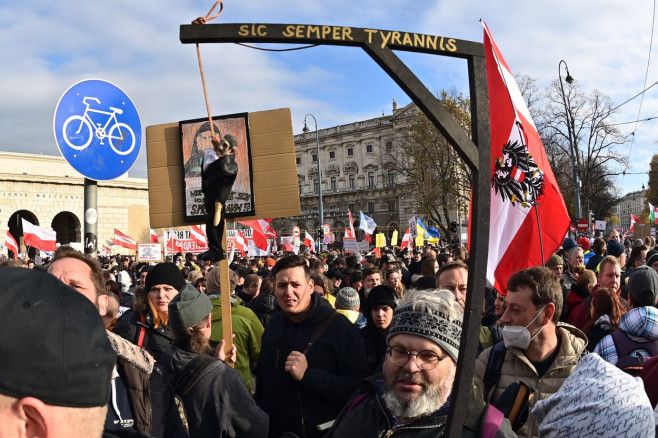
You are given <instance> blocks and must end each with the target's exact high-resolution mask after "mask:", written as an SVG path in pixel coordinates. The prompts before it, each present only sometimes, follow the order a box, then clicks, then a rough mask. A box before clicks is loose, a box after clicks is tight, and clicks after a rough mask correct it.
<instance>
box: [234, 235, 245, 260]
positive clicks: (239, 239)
mask: <svg viewBox="0 0 658 438" xmlns="http://www.w3.org/2000/svg"><path fill="white" fill-rule="evenodd" d="M233 248H235V249H236V250H238V251H240V254H242V257H244V255H245V254H246V252H247V250H248V249H249V244H248V243H247V238H246V237H244V234H243V233H242V231H241V230H238V235H237V236H236V238H235V241H234V243H233Z"/></svg>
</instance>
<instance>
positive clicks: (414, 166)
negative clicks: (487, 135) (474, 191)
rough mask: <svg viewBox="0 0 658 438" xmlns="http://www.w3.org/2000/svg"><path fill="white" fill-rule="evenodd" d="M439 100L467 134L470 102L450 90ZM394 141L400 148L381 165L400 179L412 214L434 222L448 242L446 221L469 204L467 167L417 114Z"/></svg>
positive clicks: (390, 154)
mask: <svg viewBox="0 0 658 438" xmlns="http://www.w3.org/2000/svg"><path fill="white" fill-rule="evenodd" d="M440 99H441V100H442V102H443V105H444V106H445V107H446V110H447V111H448V112H449V113H450V114H451V115H452V116H453V117H454V118H455V120H456V121H457V122H458V123H459V124H460V125H461V126H462V127H463V128H464V130H465V131H466V132H467V133H468V134H469V135H470V134H471V115H470V107H471V102H470V99H469V98H468V97H464V96H463V95H462V94H461V93H457V92H456V91H454V90H453V91H450V92H448V91H442V92H441V93H440ZM396 142H397V144H399V145H400V147H396V148H395V149H394V150H391V151H387V152H386V154H385V155H384V157H383V160H384V163H383V164H384V166H385V167H387V168H389V169H394V170H395V171H396V172H397V173H398V174H400V175H402V176H403V178H404V180H405V181H406V182H405V184H404V188H403V191H402V192H403V193H402V196H406V197H408V199H412V200H413V204H414V207H415V211H416V213H418V214H419V215H420V216H423V217H425V218H427V219H429V220H431V221H432V222H434V223H435V224H436V226H437V227H438V228H439V229H440V230H441V232H442V235H443V236H447V238H448V239H450V237H451V232H450V222H451V221H453V220H457V208H458V206H461V207H462V208H463V209H464V210H465V207H466V206H468V203H469V201H470V190H471V189H470V187H471V172H470V170H469V169H468V166H467V165H466V164H465V163H464V162H463V161H462V160H461V159H460V158H459V156H458V155H457V153H456V152H455V151H454V150H453V148H452V146H450V144H448V142H447V141H446V139H445V138H444V137H443V136H442V135H441V133H440V132H439V131H438V130H437V129H436V127H435V126H434V125H433V124H432V123H431V122H430V121H429V120H428V119H427V117H426V116H425V115H424V114H423V113H422V112H420V111H418V112H417V113H416V114H415V116H414V117H413V118H412V121H411V123H410V124H409V125H408V126H407V127H406V128H404V129H401V130H400V131H399V132H398V133H396ZM462 219H463V217H462Z"/></svg>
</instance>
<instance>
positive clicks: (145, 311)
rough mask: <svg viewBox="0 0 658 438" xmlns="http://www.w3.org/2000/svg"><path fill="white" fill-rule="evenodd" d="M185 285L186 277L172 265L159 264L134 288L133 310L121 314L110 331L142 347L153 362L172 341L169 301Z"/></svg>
mask: <svg viewBox="0 0 658 438" xmlns="http://www.w3.org/2000/svg"><path fill="white" fill-rule="evenodd" d="M183 286H185V277H183V274H182V273H181V271H180V270H179V269H178V267H177V266H176V265H174V264H173V263H158V264H157V265H155V266H154V267H153V269H151V270H150V271H149V273H148V275H147V276H146V280H145V284H144V289H136V292H139V294H136V296H135V304H134V306H133V310H132V311H128V312H126V313H124V314H123V315H121V317H120V318H119V319H118V320H117V322H116V325H115V326H114V330H113V332H114V333H116V334H117V335H119V336H121V337H122V338H124V339H127V340H128V341H130V342H132V343H133V344H135V345H137V346H139V347H142V348H145V349H146V350H147V351H148V352H149V353H151V355H152V356H153V357H155V359H156V360H158V359H159V356H160V355H161V354H162V353H163V352H164V351H165V350H166V349H167V348H169V346H171V344H172V343H173V342H174V338H173V336H172V335H171V332H170V330H169V302H170V301H171V300H173V298H174V297H175V296H176V295H178V291H180V290H181V289H182V288H183Z"/></svg>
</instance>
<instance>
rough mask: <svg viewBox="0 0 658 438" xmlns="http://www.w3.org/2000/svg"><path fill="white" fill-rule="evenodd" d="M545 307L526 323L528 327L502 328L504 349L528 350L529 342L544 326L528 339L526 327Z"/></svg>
mask: <svg viewBox="0 0 658 438" xmlns="http://www.w3.org/2000/svg"><path fill="white" fill-rule="evenodd" d="M544 308H546V306H544V307H542V308H541V309H539V312H538V313H537V315H535V317H534V318H532V321H530V322H529V323H528V325H526V326H525V327H524V326H518V325H506V326H505V327H503V342H504V343H505V347H507V348H512V347H516V348H520V349H521V350H525V349H526V348H528V346H529V345H530V341H532V340H533V339H535V338H536V337H537V335H538V334H539V333H540V332H541V331H542V330H543V329H544V326H543V325H542V326H541V328H540V329H539V330H538V331H537V333H535V335H534V336H533V337H530V332H529V331H528V327H530V324H532V323H533V322H535V320H536V319H537V318H538V317H539V314H540V313H541V312H542V310H544Z"/></svg>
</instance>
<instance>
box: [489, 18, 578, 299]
mask: <svg viewBox="0 0 658 438" xmlns="http://www.w3.org/2000/svg"><path fill="white" fill-rule="evenodd" d="M482 25H483V26H484V49H485V56H486V63H487V83H488V86H489V117H490V122H491V172H492V178H491V181H492V184H491V213H490V221H489V227H490V229H489V259H488V263H487V280H488V281H489V282H490V283H491V284H493V286H494V287H495V288H496V289H497V290H499V291H501V292H503V293H504V292H506V291H507V280H508V279H509V277H511V276H512V275H513V274H514V273H516V272H518V271H519V270H521V269H525V268H528V267H531V266H540V265H543V263H544V261H545V260H542V246H543V256H544V258H548V256H550V255H551V254H552V253H553V252H554V251H555V250H557V249H558V248H559V246H560V245H561V244H562V241H563V239H564V235H565V234H566V232H567V230H568V229H569V223H570V219H569V214H568V212H567V208H566V206H565V204H564V199H563V198H562V194H561V193H560V188H559V186H558V184H557V181H556V179H555V176H554V175H553V171H552V170H551V167H550V164H549V162H548V158H547V156H546V151H545V150H544V146H543V145H542V142H541V139H540V138H539V133H538V132H537V129H536V127H535V124H534V122H533V121H532V117H531V116H530V112H529V111H528V108H527V106H526V104H525V101H524V100H523V96H522V95H521V92H520V91H519V88H518V86H517V84H516V82H515V81H514V77H513V75H512V72H511V70H510V68H509V67H508V65H507V63H506V62H505V59H503V56H502V54H501V53H500V50H498V47H497V46H496V43H495V42H494V40H493V37H492V36H491V32H490V30H489V27H488V26H487V25H486V23H485V22H484V21H483V22H482ZM538 220H539V223H538ZM539 224H541V227H539ZM540 231H541V237H540ZM519 254H523V257H519Z"/></svg>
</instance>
